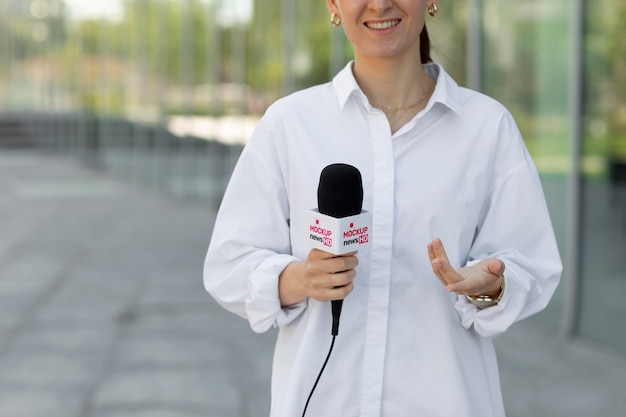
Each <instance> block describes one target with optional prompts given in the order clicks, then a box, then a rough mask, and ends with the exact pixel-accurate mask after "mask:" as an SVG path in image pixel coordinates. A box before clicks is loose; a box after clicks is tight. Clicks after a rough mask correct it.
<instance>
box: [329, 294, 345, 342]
mask: <svg viewBox="0 0 626 417" xmlns="http://www.w3.org/2000/svg"><path fill="white" fill-rule="evenodd" d="M342 307H343V300H333V301H331V309H332V313H333V330H332V335H333V336H337V335H338V334H339V317H341V308H342Z"/></svg>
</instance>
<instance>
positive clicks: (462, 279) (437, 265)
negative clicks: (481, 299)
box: [427, 239, 504, 298]
mask: <svg viewBox="0 0 626 417" xmlns="http://www.w3.org/2000/svg"><path fill="white" fill-rule="evenodd" d="M427 247H428V257H429V258H430V263H431V267H432V269H433V272H434V273H435V275H436V276H437V278H439V280H440V281H441V283H442V284H443V285H445V287H446V290H447V291H449V292H455V293H457V294H465V295H474V296H476V295H489V296H492V297H494V298H495V297H497V296H498V295H499V294H500V291H501V288H502V281H503V279H504V278H503V274H504V262H502V261H501V260H499V259H497V258H491V259H483V260H482V261H480V262H478V263H476V264H474V265H472V266H464V267H462V268H459V269H456V270H455V269H454V268H453V267H452V266H451V265H450V262H449V261H448V256H447V255H446V251H445V249H444V247H443V243H442V242H441V240H439V239H433V241H432V242H431V243H429V244H428V246H427Z"/></svg>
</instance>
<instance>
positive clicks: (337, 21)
mask: <svg viewBox="0 0 626 417" xmlns="http://www.w3.org/2000/svg"><path fill="white" fill-rule="evenodd" d="M330 24H331V25H333V26H334V27H336V28H338V27H339V26H341V17H339V15H338V14H337V13H333V14H331V15H330Z"/></svg>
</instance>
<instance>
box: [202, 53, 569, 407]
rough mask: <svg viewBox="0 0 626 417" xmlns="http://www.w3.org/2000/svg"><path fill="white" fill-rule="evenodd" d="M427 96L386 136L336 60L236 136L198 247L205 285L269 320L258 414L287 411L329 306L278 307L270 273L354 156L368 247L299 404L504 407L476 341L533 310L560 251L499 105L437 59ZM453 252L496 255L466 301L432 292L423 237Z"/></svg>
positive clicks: (285, 260)
mask: <svg viewBox="0 0 626 417" xmlns="http://www.w3.org/2000/svg"><path fill="white" fill-rule="evenodd" d="M425 69H426V70H427V72H428V74H429V75H430V76H431V77H433V78H435V79H436V80H437V86H436V89H435V91H434V93H433V95H432V97H431V99H430V100H429V102H428V104H427V106H426V108H425V109H424V110H423V111H421V112H419V113H418V114H417V115H416V116H415V117H414V118H413V119H412V120H411V121H410V122H408V123H407V124H406V125H405V126H403V127H402V128H401V129H400V130H398V131H397V132H396V133H394V134H392V133H391V129H390V126H389V123H388V121H387V119H386V117H385V115H384V113H383V112H381V111H380V110H377V109H374V108H372V107H371V106H370V104H369V103H368V101H367V98H366V96H365V95H364V94H363V92H362V91H361V89H360V88H359V86H358V84H357V82H356V80H355V79H354V76H353V74H352V71H351V64H349V65H348V66H346V68H345V69H344V70H343V71H341V72H340V73H339V74H338V75H337V76H336V77H335V78H334V80H333V81H332V82H330V83H327V84H324V85H320V86H316V87H313V88H309V89H306V90H304V91H300V92H298V93H295V94H292V95H290V96H288V97H285V98H283V99H281V100H279V101H277V102H276V103H275V104H273V105H272V106H271V107H270V108H269V109H268V110H267V112H266V114H265V115H264V117H263V118H262V119H261V121H260V122H259V124H258V126H257V128H256V130H255V132H254V134H253V135H252V137H251V138H250V140H249V142H248V144H247V145H246V147H245V148H244V150H243V152H242V155H241V158H240V160H239V162H238V164H237V166H236V168H235V170H234V172H233V175H232V179H231V181H230V184H229V186H228V189H227V191H226V195H225V196H224V199H223V202H222V206H221V208H220V211H219V214H218V217H217V221H216V225H215V229H214V232H213V237H212V240H211V244H210V247H209V251H208V254H207V257H206V263H205V269H204V283H205V287H206V289H207V290H208V291H209V292H210V293H211V294H212V296H213V297H214V298H215V299H216V300H217V301H218V302H219V303H220V304H221V305H222V306H224V307H225V308H226V309H228V310H230V311H232V312H234V313H236V314H238V315H240V316H242V317H244V318H246V319H248V320H249V322H250V325H251V327H252V329H253V330H254V331H256V332H264V331H266V330H268V329H269V328H271V327H272V326H278V327H279V333H278V339H277V342H276V350H275V355H274V366H273V376H272V409H271V416H272V417H294V416H300V415H301V414H302V410H303V408H304V404H305V402H306V399H307V396H308V394H309V392H310V390H311V388H312V386H313V383H314V382H315V378H316V376H317V374H318V372H319V370H320V368H321V366H322V364H323V362H324V359H325V356H326V353H327V350H328V348H329V346H330V342H331V334H330V332H331V323H332V320H331V311H330V310H331V309H330V303H323V302H318V301H315V300H312V299H309V300H307V301H305V302H302V303H300V304H298V305H295V306H291V307H288V308H281V305H280V300H279V298H278V277H279V274H280V273H281V271H282V270H283V269H284V268H285V267H286V266H287V264H289V263H290V262H293V261H296V260H303V259H305V258H306V256H307V254H308V252H309V250H310V246H309V243H308V242H309V233H308V223H307V222H308V213H309V210H310V209H311V208H314V207H316V206H317V201H316V198H317V186H318V181H319V175H320V172H321V171H322V169H323V168H324V167H325V166H327V165H329V164H331V163H337V162H341V163H347V164H351V165H354V166H355V167H357V168H358V169H359V170H360V171H361V174H362V176H363V188H364V200H363V209H364V210H368V211H371V212H372V215H373V219H372V223H373V224H372V232H371V235H370V236H371V238H370V241H371V245H370V246H369V247H368V248H367V249H364V250H361V251H360V252H359V253H358V255H357V257H358V258H359V265H358V267H357V268H356V279H355V281H354V285H355V289H354V291H353V292H352V293H351V294H350V295H349V296H348V297H347V298H346V299H345V301H344V305H343V313H342V317H341V324H340V327H339V336H338V337H337V340H336V344H335V348H334V352H333V354H332V356H331V358H330V361H329V363H328V366H327V368H326V370H325V371H324V374H323V376H322V378H321V380H320V382H319V385H318V387H317V389H316V391H315V393H314V395H313V397H312V399H311V403H310V405H309V408H308V411H307V415H308V416H342V417H357V416H360V417H378V416H386V417H387V416H388V417H405V416H406V417H416V416H425V417H435V416H451V417H452V416H454V417H463V416H468V417H470V416H471V417H491V416H503V415H504V410H503V404H502V398H501V391H500V383H499V377H498V370H497V363H496V355H495V351H494V348H493V344H492V341H491V338H492V337H494V336H497V335H498V334H500V333H501V332H503V331H505V330H506V329H507V328H509V326H511V324H513V323H514V322H516V321H518V320H521V319H523V318H525V317H528V316H530V315H531V314H534V313H536V312H538V311H540V310H541V309H543V308H544V307H545V306H546V305H547V303H548V301H549V300H550V297H551V296H552V294H553V292H554V290H555V288H556V286H557V283H558V281H559V277H560V272H561V262H560V258H559V254H558V250H557V246H556V242H555V239H554V235H553V232H552V226H551V223H550V218H549V215H548V211H547V208H546V204H545V199H544V196H543V192H542V188H541V185H540V181H539V177H538V175H537V171H536V169H535V166H534V164H533V162H532V160H531V158H530V156H529V154H528V152H527V150H526V148H525V146H524V142H523V140H522V138H521V136H520V133H519V131H518V129H517V126H516V124H515V122H514V120H513V118H512V117H511V115H510V114H509V113H508V112H507V110H506V109H505V108H503V106H502V105H500V104H499V103H497V102H496V101H494V100H492V99H490V98H488V97H486V96H484V95H482V94H479V93H476V92H473V91H470V90H467V89H465V88H461V87H459V86H458V85H457V84H456V83H455V82H454V81H453V80H452V79H451V78H450V77H449V75H448V74H447V73H446V72H445V71H444V70H443V68H441V67H440V66H439V65H437V64H428V65H425ZM435 237H439V238H441V240H442V241H443V243H444V245H445V248H446V251H447V254H448V257H449V259H450V262H451V263H452V265H453V266H454V267H455V268H456V267H461V266H464V265H466V264H468V263H471V262H477V261H478V260H480V259H484V258H492V257H497V258H499V259H501V260H502V261H503V262H504V263H505V264H506V271H505V282H506V290H505V292H504V295H503V297H502V300H501V301H500V302H499V304H498V305H497V306H494V307H489V308H486V309H484V310H479V309H477V308H476V307H475V306H474V305H472V304H470V303H469V302H468V301H467V300H466V299H465V297H462V296H457V295H456V294H451V293H448V292H446V290H445V288H444V286H443V285H442V284H441V282H440V281H439V280H438V279H437V278H436V276H435V275H434V274H433V272H432V268H431V265H430V262H429V259H428V252H427V249H426V245H427V243H429V242H430V241H431V240H432V239H433V238H435Z"/></svg>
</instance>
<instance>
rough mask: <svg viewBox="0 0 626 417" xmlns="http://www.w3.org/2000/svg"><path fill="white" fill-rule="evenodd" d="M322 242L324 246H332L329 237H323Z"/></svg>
mask: <svg viewBox="0 0 626 417" xmlns="http://www.w3.org/2000/svg"><path fill="white" fill-rule="evenodd" d="M322 243H323V244H324V246H329V247H331V246H333V240H332V239H331V238H329V237H325V238H324V240H323V241H322Z"/></svg>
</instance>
